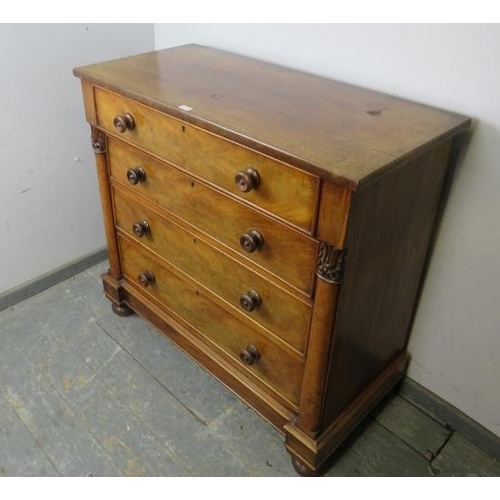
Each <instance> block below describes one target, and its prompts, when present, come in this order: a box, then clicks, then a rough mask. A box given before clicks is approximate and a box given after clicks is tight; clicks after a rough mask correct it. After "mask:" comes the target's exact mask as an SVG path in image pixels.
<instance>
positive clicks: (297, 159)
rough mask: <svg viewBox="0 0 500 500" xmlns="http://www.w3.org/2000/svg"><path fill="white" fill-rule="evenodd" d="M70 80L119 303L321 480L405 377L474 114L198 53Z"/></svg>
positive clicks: (130, 62) (185, 51)
mask: <svg viewBox="0 0 500 500" xmlns="http://www.w3.org/2000/svg"><path fill="white" fill-rule="evenodd" d="M74 73H75V75H76V76H78V77H79V78H81V79H82V88H83V96H84V102H85V113H86V118H87V121H88V122H89V123H90V125H91V129H92V145H93V148H94V151H95V153H96V155H95V156H96V162H97V169H98V175H99V183H100V192H101V198H102V205H103V211H104V221H105V229H106V237H107V244H108V250H109V264H110V267H109V271H108V272H107V273H106V274H104V275H103V283H104V290H105V293H106V296H107V297H108V298H109V299H110V300H111V302H112V306H113V310H114V311H115V312H116V313H118V314H121V315H124V316H125V315H127V314H130V313H132V312H133V311H134V312H137V313H138V314H140V315H142V316H143V317H144V318H145V319H146V320H147V321H149V322H150V323H152V324H153V325H155V326H156V327H157V328H158V329H159V330H160V331H162V332H163V333H164V334H166V335H168V336H169V337H170V338H171V339H172V340H173V341H174V342H176V343H177V345H179V346H180V347H181V348H182V349H184V350H185V351H186V352H187V353H188V354H189V355H190V356H191V357H192V358H194V359H195V360H196V361H197V362H199V363H200V364H201V365H203V366H204V367H205V368H206V369H207V370H209V371H210V372H211V373H212V374H213V375H214V376H215V377H217V378H218V379H219V380H221V381H222V382H223V383H224V384H226V385H227V386H228V387H229V388H231V389H232V390H233V391H234V392H236V393H237V394H238V395H239V396H240V397H241V398H242V399H244V400H245V401H246V402H247V403H248V404H250V405H251V406H253V407H254V408H255V409H256V410H257V411H258V412H260V413H261V414H262V415H263V416H264V417H265V418H266V419H268V420H269V421H270V422H271V423H272V424H274V425H275V426H276V427H278V428H279V429H280V430H282V431H283V432H284V434H285V439H286V448H287V450H288V451H289V453H290V454H291V455H292V462H293V465H294V466H295V468H296V470H297V471H298V472H300V473H301V474H310V473H317V472H318V470H319V469H320V467H321V466H322V465H323V464H324V462H325V461H326V459H327V458H328V456H329V455H330V454H331V453H332V452H333V450H335V448H336V447H337V446H338V445H339V444H340V442H341V441H342V440H343V439H344V438H345V437H346V436H347V434H348V433H349V432H350V431H351V430H352V429H353V428H354V426H355V425H356V424H357V423H358V422H359V421H360V420H361V419H362V418H363V417H364V416H365V415H366V414H367V413H368V412H369V411H370V410H371V408H372V407H373V406H374V405H375V404H376V403H377V402H378V401H379V400H380V399H381V398H382V397H383V396H384V395H385V394H386V393H387V392H388V391H389V390H390V389H391V387H393V386H394V384H395V383H396V382H397V381H398V380H399V379H400V378H401V377H402V376H403V374H404V373H405V370H406V366H407V363H408V359H409V356H408V353H407V352H406V345H407V341H408V334H409V330H410V326H411V320H412V316H413V313H414V308H415V305H416V298H417V293H418V289H419V285H420V281H421V275H422V270H423V267H424V264H425V259H426V255H427V251H428V246H429V241H430V237H431V232H432V228H433V223H434V219H435V215H436V212H437V209H438V205H439V200H440V193H441V189H442V185H443V181H444V177H445V173H446V167H447V164H448V162H449V159H450V151H451V146H452V139H453V137H454V136H456V135H457V134H458V133H459V132H461V131H462V130H464V129H465V128H467V126H468V125H469V121H470V120H469V119H467V118H465V117H462V116H459V115H456V114H453V113H448V112H444V111H440V110H437V109H434V108H429V107H426V106H422V105H418V104H415V103H410V102H408V101H403V100H400V99H396V98H393V97H390V96H387V95H383V94H379V93H375V92H371V91H367V90H364V89H360V88H357V87H352V86H349V85H345V84H342V83H339V82H335V81H332V80H328V79H325V78H320V77H316V76H312V75H307V74H304V73H301V72H297V71H293V70H290V69H286V68H282V67H278V66H274V65H271V64H266V63H262V62H259V61H255V60H252V59H247V58H243V57H240V56H237V55H234V54H230V53H226V52H221V51H217V50H213V49H208V48H205V47H201V46H196V45H189V46H184V47H178V48H175V49H169V50H163V51H157V52H151V53H148V54H143V55H139V56H133V57H129V58H125V59H120V60H116V61H109V62H105V63H100V64H95V65H91V66H86V67H83V68H77V69H75V70H74ZM165 370H168V367H167V366H166V367H165Z"/></svg>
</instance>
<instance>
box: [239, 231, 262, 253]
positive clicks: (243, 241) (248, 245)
mask: <svg viewBox="0 0 500 500" xmlns="http://www.w3.org/2000/svg"><path fill="white" fill-rule="evenodd" d="M240 245H241V247H242V248H243V250H245V252H248V253H252V252H255V250H259V249H260V248H262V245H264V237H263V236H262V234H260V233H259V231H257V229H251V230H250V231H248V233H245V234H242V235H241V236H240Z"/></svg>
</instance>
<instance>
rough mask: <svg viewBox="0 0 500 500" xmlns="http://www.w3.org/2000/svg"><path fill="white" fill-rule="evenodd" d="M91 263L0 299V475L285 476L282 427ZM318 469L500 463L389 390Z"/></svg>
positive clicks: (409, 472)
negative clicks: (145, 315)
mask: <svg viewBox="0 0 500 500" xmlns="http://www.w3.org/2000/svg"><path fill="white" fill-rule="evenodd" d="M105 268H106V266H105V264H104V263H103V264H100V265H98V266H95V267H93V268H91V269H90V270H88V271H85V272H83V273H81V274H79V275H77V276H75V277H74V278H71V279H69V280H67V281H65V282H63V283H60V284H58V285H56V286H54V287H52V288H51V289H49V290H46V291H44V292H42V293H40V294H38V295H37V296H35V297H32V298H30V299H28V300H26V301H24V302H21V303H19V304H17V305H16V306H14V307H11V308H8V309H6V310H4V311H1V312H0V476H1V475H4V476H59V475H60V476H87V475H93V476H294V475H296V474H295V472H294V471H293V469H292V467H291V464H290V460H289V457H288V454H287V453H286V452H285V449H284V446H283V437H282V436H281V435H280V434H279V433H278V432H277V431H275V430H274V429H273V428H272V427H271V426H269V425H268V424H267V423H266V422H264V421H263V420H262V419H261V418H260V417H259V416H258V415H256V414H255V413H254V411H253V410H251V409H250V408H248V407H247V406H246V405H244V404H243V403H241V402H240V401H239V400H238V399H237V398H236V397H235V396H234V395H233V394H232V393H231V392H229V391H228V390H227V389H225V388H224V387H223V386H222V385H221V384H220V383H219V382H217V381H216V380H215V379H213V378H212V377H211V376H210V375H208V374H207V373H205V372H204V371H203V370H202V369H201V368H199V367H198V366H197V365H196V364H194V363H193V362H192V361H191V360H190V359H189V358H187V356H185V355H184V354H183V353H182V352H180V351H179V350H178V349H177V348H176V347H174V346H173V345H172V344H171V343H170V342H169V341H168V340H167V339H166V338H164V337H163V336H161V335H159V334H158V333H157V332H155V331H154V330H153V329H152V328H151V327H149V326H148V325H147V324H146V323H145V322H143V321H142V320H141V319H140V318H138V317H137V316H131V317H128V318H120V317H118V316H116V315H115V314H113V313H112V312H111V308H110V305H109V303H108V301H107V300H106V299H104V297H103V295H102V292H101V284H100V279H99V275H100V274H101V272H103V271H104V270H105ZM325 475H326V476H433V475H441V476H498V475H500V464H499V463H498V462H496V461H495V460H493V458H492V457H490V456H489V455H488V454H486V453H485V452H484V451H482V450H481V449H479V448H478V447H477V446H475V445H474V444H473V443H471V442H469V441H467V440H466V439H465V438H464V437H463V436H461V435H460V434H458V433H456V432H452V431H450V430H449V429H447V428H446V427H445V426H443V425H441V424H440V423H438V422H436V421H434V420H433V419H431V418H430V417H429V416H427V415H425V414H424V413H422V412H421V411H420V410H418V409H417V408H415V407H413V406H412V405H411V404H410V403H408V402H407V401H405V400H404V399H402V398H401V397H400V396H395V397H393V398H391V399H389V400H388V401H385V402H384V403H383V404H381V405H380V406H379V407H378V408H377V410H376V411H375V412H374V413H373V415H372V416H371V417H370V418H369V419H368V420H367V421H366V422H365V423H364V424H362V426H361V427H360V428H359V429H358V430H357V431H356V432H355V434H354V435H353V436H351V438H350V439H349V440H348V441H347V443H346V444H345V445H344V446H343V447H342V450H340V453H338V456H337V457H336V460H335V461H332V462H331V463H330V464H329V468H328V470H327V472H326V474H325Z"/></svg>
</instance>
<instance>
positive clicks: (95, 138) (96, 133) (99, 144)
mask: <svg viewBox="0 0 500 500" xmlns="http://www.w3.org/2000/svg"><path fill="white" fill-rule="evenodd" d="M90 143H91V144H92V149H93V150H94V153H97V154H104V153H106V136H105V135H104V132H103V131H102V130H99V129H98V128H96V127H92V136H91V139H90Z"/></svg>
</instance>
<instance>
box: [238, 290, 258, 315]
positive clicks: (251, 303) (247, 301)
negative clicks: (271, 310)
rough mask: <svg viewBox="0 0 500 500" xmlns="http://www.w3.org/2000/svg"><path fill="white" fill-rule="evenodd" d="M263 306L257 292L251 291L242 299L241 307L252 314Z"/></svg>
mask: <svg viewBox="0 0 500 500" xmlns="http://www.w3.org/2000/svg"><path fill="white" fill-rule="evenodd" d="M261 304H262V299H261V298H260V295H259V294H258V293H257V292H256V291H255V290H249V291H248V292H247V293H245V294H244V295H242V296H241V297H240V305H241V307H243V309H245V311H248V312H252V311H253V310H254V309H256V308H257V307H259V306H260V305H261Z"/></svg>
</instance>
